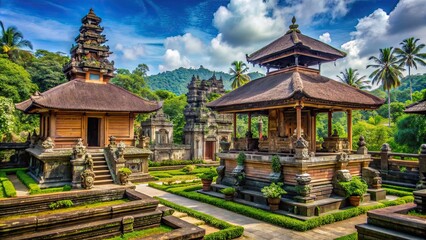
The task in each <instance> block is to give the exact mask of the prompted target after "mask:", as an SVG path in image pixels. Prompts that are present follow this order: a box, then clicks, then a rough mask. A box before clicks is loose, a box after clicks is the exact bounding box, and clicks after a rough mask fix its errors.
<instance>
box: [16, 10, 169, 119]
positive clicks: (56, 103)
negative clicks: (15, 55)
mask: <svg viewBox="0 0 426 240" xmlns="http://www.w3.org/2000/svg"><path fill="white" fill-rule="evenodd" d="M81 22H82V23H83V25H82V26H81V28H80V34H79V35H78V36H77V37H76V39H75V41H76V43H77V45H76V46H73V47H72V49H71V61H70V62H69V63H68V64H67V65H66V66H65V67H64V69H63V71H64V73H65V74H66V76H67V78H68V80H69V81H68V82H66V83H63V84H61V85H58V86H56V87H54V88H52V89H49V90H48V91H45V92H43V93H36V94H35V95H34V96H31V98H30V99H28V100H26V101H23V102H21V103H18V104H16V108H17V109H19V110H22V111H24V112H26V113H37V112H41V111H44V110H43V109H49V110H53V109H55V110H68V111H98V112H99V111H102V112H134V113H146V112H153V111H156V110H158V109H159V108H161V104H159V103H158V102H153V101H148V100H146V99H143V98H141V97H139V96H136V95H134V94H133V93H131V92H129V91H127V90H125V89H123V88H121V87H118V86H116V85H113V84H110V83H109V79H110V78H112V77H113V76H114V73H113V72H114V63H113V62H110V61H109V60H108V59H107V58H108V56H109V55H110V54H111V52H110V51H109V47H108V46H105V45H103V43H105V42H106V41H107V40H106V38H105V35H101V33H102V31H103V28H102V27H100V26H99V23H100V22H101V18H100V17H98V16H96V14H95V13H94V11H93V9H90V11H89V13H88V14H87V15H86V16H84V17H83V18H82V20H81ZM92 76H94V78H92Z"/></svg>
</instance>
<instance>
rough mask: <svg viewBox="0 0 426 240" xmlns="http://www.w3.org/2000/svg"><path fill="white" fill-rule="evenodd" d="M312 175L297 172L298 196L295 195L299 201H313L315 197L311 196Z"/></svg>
mask: <svg viewBox="0 0 426 240" xmlns="http://www.w3.org/2000/svg"><path fill="white" fill-rule="evenodd" d="M311 180H312V178H311V175H309V174H308V173H303V174H297V175H296V182H297V185H296V187H295V189H296V192H297V194H298V196H296V197H295V200H296V201H298V202H304V203H307V202H312V201H313V198H311V197H310V195H311V185H310V184H311Z"/></svg>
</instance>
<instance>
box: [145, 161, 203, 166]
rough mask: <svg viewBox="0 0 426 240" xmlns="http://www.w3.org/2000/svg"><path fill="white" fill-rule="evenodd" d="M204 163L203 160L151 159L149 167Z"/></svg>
mask: <svg viewBox="0 0 426 240" xmlns="http://www.w3.org/2000/svg"><path fill="white" fill-rule="evenodd" d="M199 163H203V160H164V161H161V162H153V161H149V163H148V166H149V167H161V166H176V165H189V164H199Z"/></svg>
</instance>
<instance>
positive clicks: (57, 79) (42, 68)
mask: <svg viewBox="0 0 426 240" xmlns="http://www.w3.org/2000/svg"><path fill="white" fill-rule="evenodd" d="M34 56H35V58H34V59H33V60H32V61H29V62H28V63H26V66H25V69H26V70H27V71H28V72H29V73H30V74H31V80H32V82H33V83H35V84H37V86H38V88H39V89H40V92H44V91H46V90H48V89H51V88H53V87H56V86H58V85H59V84H62V83H64V82H66V81H67V78H66V77H65V74H64V73H63V72H62V67H63V66H64V65H65V64H66V63H68V61H69V58H68V57H67V56H65V55H64V54H63V53H61V52H56V53H53V52H49V51H46V50H42V49H39V50H37V51H36V52H35V54H34Z"/></svg>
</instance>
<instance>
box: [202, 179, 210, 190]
mask: <svg viewBox="0 0 426 240" xmlns="http://www.w3.org/2000/svg"><path fill="white" fill-rule="evenodd" d="M201 182H202V183H203V191H204V192H208V191H210V187H211V185H212V182H213V180H212V179H201Z"/></svg>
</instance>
